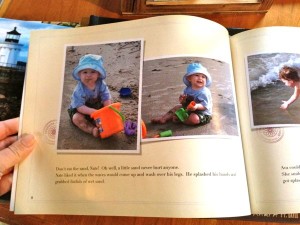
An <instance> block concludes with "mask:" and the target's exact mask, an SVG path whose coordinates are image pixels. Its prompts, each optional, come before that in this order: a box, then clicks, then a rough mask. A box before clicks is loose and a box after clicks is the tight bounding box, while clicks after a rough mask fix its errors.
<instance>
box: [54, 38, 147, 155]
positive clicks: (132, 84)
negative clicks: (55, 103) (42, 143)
mask: <svg viewBox="0 0 300 225" xmlns="http://www.w3.org/2000/svg"><path fill="white" fill-rule="evenodd" d="M85 54H99V55H102V57H103V59H104V68H105V69H106V72H107V78H106V79H105V82H106V83H107V85H108V88H109V90H110V92H111V95H112V101H113V102H120V103H121V104H122V107H121V112H122V113H123V114H124V116H125V118H126V120H131V121H133V122H137V120H138V102H139V80H140V69H141V68H140V62H141V42H140V41H131V42H120V43H108V44H99V45H82V46H70V47H67V49H66V63H65V74H64V87H63V96H62V106H61V115H60V121H59V130H58V144H57V148H58V150H68V149H74V150H79V149H82V150H85V149H89V150H124V151H126V150H137V149H138V146H139V143H138V142H137V140H138V139H137V135H134V136H127V135H125V133H124V132H120V133H118V134H115V135H113V136H111V137H109V138H107V139H101V138H94V137H93V136H92V135H90V134H86V133H84V132H83V131H81V130H79V129H78V128H77V127H75V126H74V125H73V124H72V123H71V121H70V118H69V115H68V113H67V109H68V107H69V104H70V97H71V95H72V92H73V90H74V87H75V86H76V81H75V80H74V79H73V77H72V71H73V69H74V67H75V66H76V65H77V64H78V61H79V59H80V57H81V56H83V55H85ZM122 87H128V88H130V89H131V91H132V94H131V96H130V97H126V98H124V97H121V96H120V93H119V90H120V89H121V88H122Z"/></svg>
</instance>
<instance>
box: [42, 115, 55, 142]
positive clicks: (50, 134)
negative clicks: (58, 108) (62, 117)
mask: <svg viewBox="0 0 300 225" xmlns="http://www.w3.org/2000/svg"><path fill="white" fill-rule="evenodd" d="M56 124H57V122H56V120H51V121H49V122H48V123H46V125H45V127H44V130H43V138H44V140H45V142H46V143H47V144H51V145H54V143H55V136H56Z"/></svg>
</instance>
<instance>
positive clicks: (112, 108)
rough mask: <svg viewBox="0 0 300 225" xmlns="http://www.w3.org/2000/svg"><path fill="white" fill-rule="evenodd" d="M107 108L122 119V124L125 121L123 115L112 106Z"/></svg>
mask: <svg viewBox="0 0 300 225" xmlns="http://www.w3.org/2000/svg"><path fill="white" fill-rule="evenodd" d="M108 108H110V109H111V110H113V111H114V112H116V113H117V114H118V115H119V116H120V117H121V118H122V120H123V122H124V121H125V117H124V115H123V114H122V113H121V112H120V111H119V110H117V109H116V108H114V107H113V106H108Z"/></svg>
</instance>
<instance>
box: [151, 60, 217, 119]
mask: <svg viewBox="0 0 300 225" xmlns="http://www.w3.org/2000/svg"><path fill="white" fill-rule="evenodd" d="M183 82H184V84H185V85H186V88H185V89H184V91H183V93H182V94H181V95H180V96H179V103H180V104H179V105H176V106H175V107H174V108H172V109H171V110H170V111H168V112H167V113H166V114H165V115H163V116H159V117H156V118H153V119H152V120H151V121H152V123H161V124H164V123H166V122H168V121H170V120H173V121H174V122H178V121H179V119H178V117H177V116H176V112H177V110H179V109H180V108H183V109H184V110H186V112H187V114H188V116H187V118H185V119H184V121H182V122H183V123H184V124H186V125H205V124H207V123H209V122H210V120H211V118H212V117H211V116H212V97H211V93H210V90H209V89H208V87H209V86H210V85H211V83H212V78H211V75H210V74H209V72H208V71H207V69H206V68H205V67H204V66H203V65H201V64H200V63H191V64H189V65H188V67H187V72H186V74H185V75H184V77H183ZM191 103H193V104H192V105H191Z"/></svg>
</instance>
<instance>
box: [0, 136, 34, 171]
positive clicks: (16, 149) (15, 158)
mask: <svg viewBox="0 0 300 225" xmlns="http://www.w3.org/2000/svg"><path fill="white" fill-rule="evenodd" d="M35 143H36V141H35V138H34V136H33V135H30V134H27V135H24V136H22V137H21V138H20V139H19V140H18V141H16V142H14V143H13V144H12V145H10V146H8V147H7V148H5V149H3V150H2V151H0V173H1V172H2V174H4V171H7V170H8V169H9V168H11V167H13V166H14V165H16V164H18V163H19V162H20V161H22V160H23V159H25V158H26V156H27V155H29V153H30V152H31V151H32V150H33V148H34V146H35Z"/></svg>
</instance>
